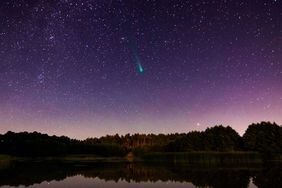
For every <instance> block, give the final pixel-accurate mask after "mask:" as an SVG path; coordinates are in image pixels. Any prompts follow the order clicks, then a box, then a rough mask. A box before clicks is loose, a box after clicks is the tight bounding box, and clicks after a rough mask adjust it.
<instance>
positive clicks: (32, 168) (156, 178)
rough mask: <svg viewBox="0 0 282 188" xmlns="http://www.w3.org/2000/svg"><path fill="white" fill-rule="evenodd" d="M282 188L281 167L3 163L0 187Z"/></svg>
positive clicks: (41, 162) (265, 164) (137, 163)
mask: <svg viewBox="0 0 282 188" xmlns="http://www.w3.org/2000/svg"><path fill="white" fill-rule="evenodd" d="M15 186H27V187H134V188H135V187H184V186H185V187H207V186H208V187H234V188H235V187H236V188H239V187H274V188H275V187H282V165H281V164H277V163H276V164H274V163H264V164H256V165H255V164H249V165H248V164H244V165H242V164H241V165H237V166H236V165H235V166H234V164H233V165H232V166H228V165H225V166H209V165H206V164H205V165H199V164H195V165H191V164H183V163H181V164H179V163H171V162H167V163H166V162H161V163H155V162H154V163H153V162H150V163H148V162H146V163H145V162H142V163H141V162H133V163H130V162H102V161H100V162H86V161H81V162H79V161H71V160H67V161H62V160H36V161H32V160H29V161H26V160H17V161H6V162H4V161H2V162H0V187H1V188H2V187H15Z"/></svg>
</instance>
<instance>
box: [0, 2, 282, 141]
mask: <svg viewBox="0 0 282 188" xmlns="http://www.w3.org/2000/svg"><path fill="white" fill-rule="evenodd" d="M281 5H282V2H281V1H280V0H252V1H251V0H247V1H240V0H239V1H237V0H236V1H235V0H218V1H217V0H214V1H200V0H191V1H180V0H179V1H178V0H176V1H172V0H171V1H170V0H147V1H145V0H138V1H137V0H107V1H106V0H76V1H75V0H50V1H49V0H48V1H47V0H34V1H29V0H2V1H1V2H0V132H2V133H5V132H6V131H8V130H12V131H40V132H46V133H49V134H57V135H67V136H70V137H73V138H86V137H90V136H91V137H93V136H102V135H105V134H115V133H119V134H126V133H136V132H139V133H174V132H187V131H190V130H203V129H205V128H206V127H208V126H214V125H215V124H223V125H230V126H232V127H233V128H234V129H235V130H236V131H238V132H239V133H243V132H244V131H245V129H246V128H247V126H248V125H249V124H250V123H252V122H259V121H276V122H277V123H280V124H281V123H282V117H281V113H282V85H281V83H282V11H281V10H282V6H281Z"/></svg>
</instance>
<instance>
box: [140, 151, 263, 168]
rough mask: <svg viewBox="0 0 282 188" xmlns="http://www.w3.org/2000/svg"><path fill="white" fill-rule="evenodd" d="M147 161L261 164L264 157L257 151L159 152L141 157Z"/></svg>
mask: <svg viewBox="0 0 282 188" xmlns="http://www.w3.org/2000/svg"><path fill="white" fill-rule="evenodd" d="M141 159H142V160H144V161H147V162H171V163H183V164H206V165H216V164H221V165H225V164H260V163H262V162H263V160H262V157H261V155H260V154H259V153H256V152H171V153H166V152H163V153H161V152H158V153H148V154H145V155H143V156H142V157H141Z"/></svg>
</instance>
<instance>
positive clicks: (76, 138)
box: [0, 121, 282, 140]
mask: <svg viewBox="0 0 282 188" xmlns="http://www.w3.org/2000/svg"><path fill="white" fill-rule="evenodd" d="M263 122H266V123H272V124H277V125H278V126H282V124H279V123H277V122H271V121H260V122H253V123H251V124H249V125H248V126H247V128H248V127H249V126H250V125H252V124H259V123H263ZM216 126H223V127H231V128H232V129H233V130H235V131H236V132H237V133H238V134H239V135H240V136H241V137H242V136H243V135H244V133H245V132H246V130H247V128H246V130H244V132H243V133H240V132H238V131H237V130H236V129H234V128H233V127H232V126H230V125H223V124H218V125H213V126H208V127H206V128H204V129H201V130H190V131H186V132H170V133H160V132H159V133H142V132H141V133H140V132H135V133H134V132H133V133H129V132H128V133H123V134H119V133H113V134H105V135H100V136H89V137H85V138H79V137H71V136H69V135H65V134H62V135H58V134H52V133H47V132H40V131H36V130H33V131H32V130H30V131H26V130H19V131H11V130H8V131H6V132H5V133H1V132H0V135H4V134H6V133H8V132H13V133H23V132H27V133H34V132H37V133H40V134H47V135H48V136H57V137H60V136H66V137H68V138H70V139H75V140H86V139H89V138H90V139H91V138H97V139H100V138H101V137H105V136H115V135H116V134H117V135H119V136H120V137H122V136H125V135H128V134H129V135H131V136H132V135H135V134H139V135H150V134H153V135H160V134H164V135H169V134H187V133H190V132H194V131H196V132H204V131H205V130H206V129H208V128H213V127H216Z"/></svg>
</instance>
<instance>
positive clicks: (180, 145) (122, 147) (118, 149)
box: [0, 122, 282, 157]
mask: <svg viewBox="0 0 282 188" xmlns="http://www.w3.org/2000/svg"><path fill="white" fill-rule="evenodd" d="M193 151H216V152H232V151H256V152H260V153H263V154H276V153H277V154H280V153H282V127H281V126H279V125H277V124H276V123H271V122H261V123H254V124H251V125H249V126H248V128H247V130H246V132H245V133H244V135H243V136H240V135H239V134H238V133H237V132H236V131H235V130H234V129H232V128H231V127H230V126H227V127H224V126H222V125H217V126H214V127H211V128H207V129H206V130H205V131H192V132H188V133H181V134H179V133H175V134H158V135H155V134H133V135H130V134H127V135H122V136H120V135H118V134H116V135H107V136H103V137H100V138H88V139H85V140H76V139H70V138H68V137H66V136H61V137H58V136H49V135H47V134H41V133H38V132H33V133H28V132H21V133H14V132H11V131H8V132H7V133H6V134H4V135H0V153H1V154H9V155H19V156H56V155H65V154H94V155H98V156H105V157H109V156H125V155H126V154H127V153H128V152H133V153H134V154H135V155H137V156H138V155H142V154H144V153H149V152H193Z"/></svg>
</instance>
